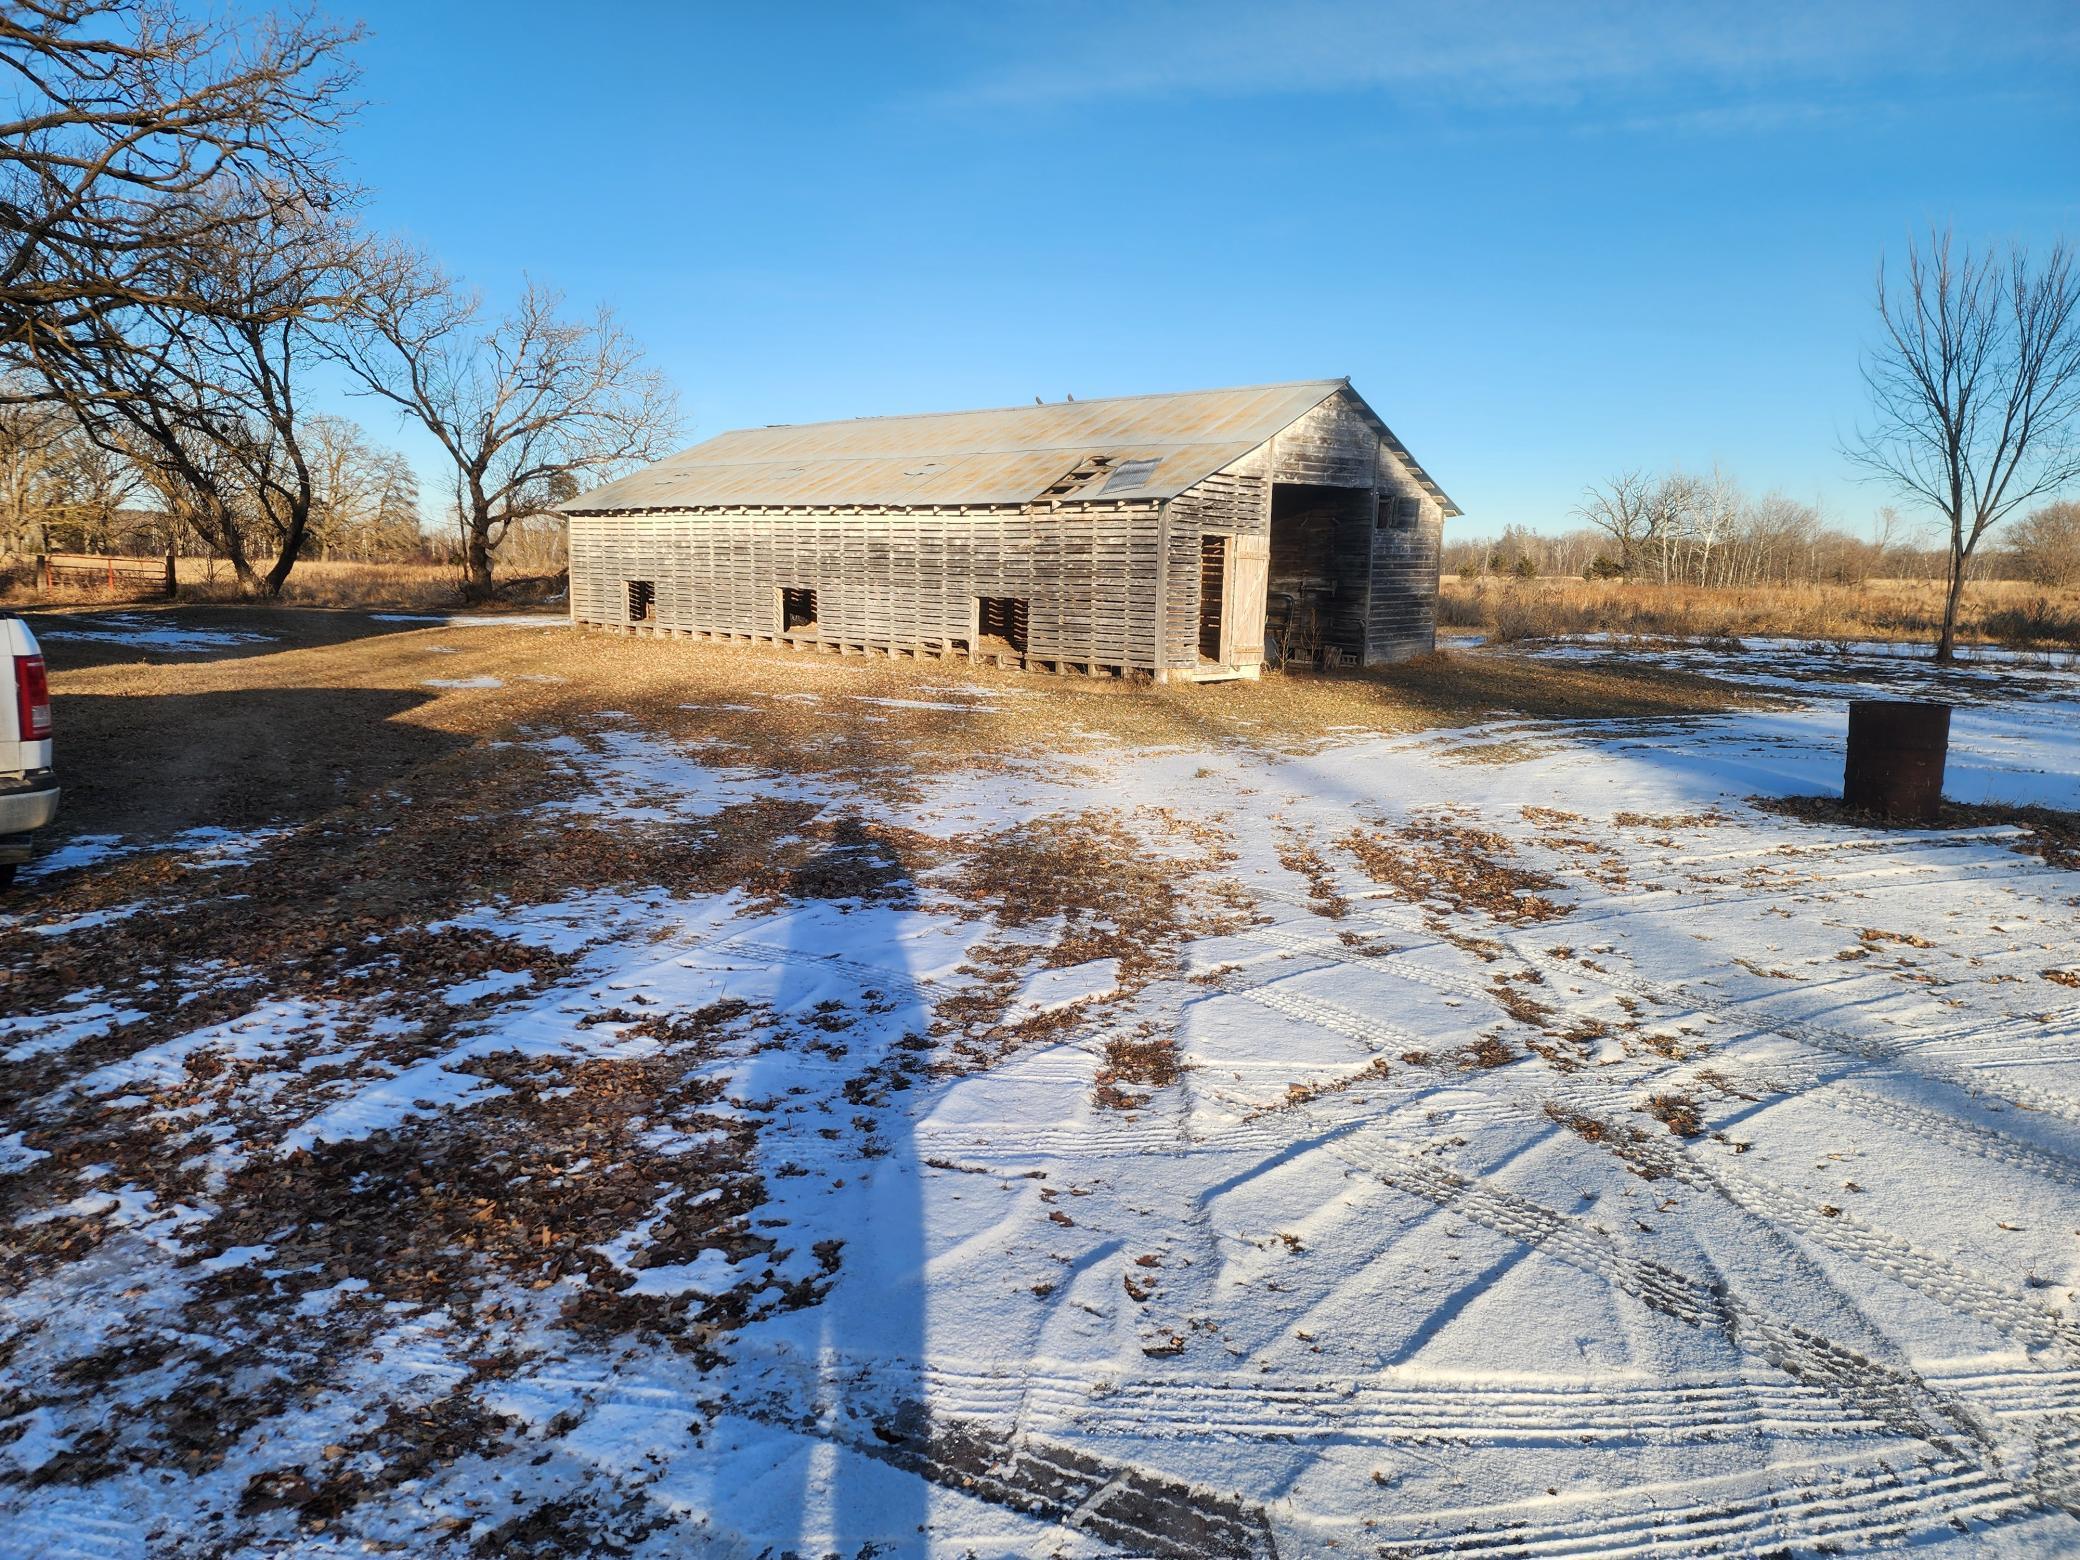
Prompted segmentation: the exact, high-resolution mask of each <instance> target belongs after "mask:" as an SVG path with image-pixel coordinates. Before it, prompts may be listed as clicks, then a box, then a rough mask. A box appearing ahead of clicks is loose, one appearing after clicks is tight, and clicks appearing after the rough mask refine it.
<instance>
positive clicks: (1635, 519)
mask: <svg viewBox="0 0 2080 1560" xmlns="http://www.w3.org/2000/svg"><path fill="white" fill-rule="evenodd" d="M1657 486H1659V484H1658V483H1656V482H1654V481H1653V480H1652V479H1650V478H1649V477H1648V476H1647V475H1646V473H1645V472H1642V471H1638V470H1633V471H1621V472H1619V473H1618V474H1617V475H1616V476H1615V477H1612V478H1611V479H1610V480H1609V481H1608V482H1606V483H1604V484H1603V486H1601V487H1595V486H1591V487H1589V488H1587V489H1585V490H1584V491H1583V494H1582V502H1581V503H1580V504H1579V505H1578V506H1577V507H1576V509H1575V513H1576V514H1578V515H1580V516H1581V517H1582V518H1583V519H1584V520H1586V521H1588V522H1589V523H1590V524H1591V525H1593V526H1595V527H1596V529H1597V530H1599V531H1601V532H1603V534H1604V535H1606V536H1608V537H1609V538H1610V539H1611V540H1612V541H1613V542H1614V543H1616V544H1617V548H1618V558H1617V564H1618V572H1619V573H1620V574H1625V575H1630V574H1631V573H1632V570H1633V567H1634V565H1635V564H1636V563H1637V561H1638V558H1639V553H1640V550H1641V549H1642V548H1643V547H1645V546H1646V544H1647V542H1648V539H1649V538H1650V537H1651V536H1652V534H1653V528H1654V508H1653V505H1654V490H1655V488H1656V487H1657Z"/></svg>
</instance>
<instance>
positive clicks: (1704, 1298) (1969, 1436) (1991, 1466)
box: [1330, 1136, 2080, 1553]
mask: <svg viewBox="0 0 2080 1560" xmlns="http://www.w3.org/2000/svg"><path fill="white" fill-rule="evenodd" d="M1330 1152H1331V1153H1333V1154H1335V1155H1336V1157H1338V1158H1340V1159H1342V1160H1344V1161H1345V1162H1346V1163H1347V1164H1350V1165H1351V1166H1352V1167H1353V1168H1356V1169H1358V1170H1361V1171H1363V1172H1365V1173H1366V1174H1369V1175H1372V1176H1374V1177H1375V1178H1377V1179H1378V1180H1380V1181H1381V1182H1382V1183H1384V1184H1385V1185H1387V1186H1390V1187H1393V1188H1394V1189H1396V1190H1398V1191H1402V1192H1406V1193H1408V1194H1409V1195H1411V1196H1415V1197H1419V1198H1422V1199H1424V1200H1426V1201H1429V1202H1432V1203H1434V1204H1436V1205H1437V1206H1438V1207H1441V1208H1447V1209H1450V1210H1451V1211H1452V1212H1454V1213H1457V1214H1459V1215H1460V1216H1461V1217H1463V1218H1466V1219H1469V1220H1471V1221H1472V1222H1474V1223H1477V1224H1480V1225H1482V1226H1483V1227H1485V1228H1487V1229H1490V1230H1493V1231H1494V1232H1496V1233H1497V1234H1501V1235H1504V1236H1507V1237H1509V1238H1511V1239H1514V1240H1517V1241H1520V1242H1522V1243H1524V1244H1525V1245H1528V1246H1531V1247H1533V1248H1535V1249H1536V1250H1539V1251H1541V1252H1543V1253H1546V1254H1548V1255H1550V1256H1553V1257H1555V1258H1556V1259H1558V1260H1560V1261H1562V1262H1566V1263H1567V1264H1569V1265H1570V1266H1573V1267H1576V1268H1579V1269H1581V1270H1582V1271H1584V1272H1587V1273H1589V1274H1590V1275H1592V1276H1594V1277H1597V1278H1600V1279H1601V1280H1602V1281H1604V1282H1605V1283H1608V1284H1609V1285H1611V1287H1613V1288H1614V1289H1617V1290H1619V1291H1620V1292H1622V1293H1624V1294H1628V1295H1630V1296H1632V1298H1633V1299H1635V1300H1637V1301H1639V1302H1640V1303H1641V1304H1643V1305H1646V1306H1648V1307H1649V1308H1651V1309H1653V1310H1656V1311H1659V1312H1661V1313H1662V1314H1663V1315H1665V1316H1668V1317H1670V1318H1672V1319H1674V1320H1676V1321H1678V1322H1681V1323H1683V1324H1684V1325H1686V1326H1689V1327H1695V1328H1698V1329H1699V1330H1702V1331H1709V1332H1713V1333H1717V1334H1720V1335H1722V1336H1724V1337H1726V1338H1727V1339H1728V1340H1729V1341H1731V1342H1732V1343H1733V1344H1734V1345H1735V1346H1736V1347H1738V1348H1740V1349H1741V1350H1742V1351H1743V1352H1744V1353H1748V1354H1751V1355H1753V1356H1755V1357H1756V1358H1758V1359H1760V1360H1762V1361H1763V1362H1764V1363H1765V1364H1768V1365H1772V1366H1774V1367H1775V1368H1777V1369H1778V1370H1781V1371H1783V1372H1784V1373H1785V1374H1786V1375H1788V1376H1790V1377H1792V1378H1793V1379H1794V1380H1796V1381H1800V1382H1804V1383H1806V1384H1808V1385H1811V1386H1815V1387H1818V1388H1819V1389H1821V1390H1822V1391H1825V1392H1827V1393H1828V1394H1829V1395H1831V1396H1833V1397H1834V1398H1835V1399H1836V1400H1837V1401H1839V1402H1840V1403H1841V1404H1842V1406H1843V1407H1844V1408H1846V1409H1848V1410H1849V1411H1850V1412H1851V1413H1854V1414H1856V1415H1859V1416H1861V1417H1864V1418H1867V1419H1870V1420H1873V1421H1875V1422H1876V1423H1878V1424H1879V1425H1881V1426H1883V1427H1884V1429H1885V1430H1886V1432H1888V1433H1890V1434H1892V1435H1896V1436H1899V1437H1901V1438H1903V1439H1907V1440H1912V1441H1918V1442H1921V1443H1924V1444H1926V1445H1927V1446H1929V1447H1931V1448H1933V1449H1934V1450H1935V1452H1936V1453H1937V1454H1939V1459H1940V1461H1941V1462H1942V1463H1944V1464H1947V1465H1950V1466H1952V1467H1954V1468H1955V1469H1957V1470H1958V1472H1959V1474H1960V1476H1962V1477H1965V1478H1967V1479H1969V1480H1971V1481H1973V1482H1974V1483H1978V1484H1982V1485H1984V1487H1985V1489H1986V1491H1987V1492H1988V1493H1989V1494H1995V1495H2001V1496H2002V1498H2003V1499H2006V1498H2008V1497H2007V1495H2004V1494H2002V1491H2001V1486H2003V1485H2004V1486H2005V1487H2006V1490H2007V1491H2009V1492H2012V1495H2013V1497H2014V1498H2016V1499H2019V1500H2020V1501H2021V1502H2022V1503H2023V1504H2025V1505H2033V1506H2039V1507H2043V1508H2045V1509H2050V1510H2059V1511H2064V1512H2066V1513H2067V1514H2068V1515H2080V1506H2076V1505H2075V1504H2074V1501H2073V1493H2072V1486H2073V1482H2074V1480H2073V1472H2072V1467H2071V1459H2070V1457H2069V1456H2066V1455H2062V1454H2055V1458H2056V1460H2055V1463H2054V1464H2047V1463H2045V1462H2044V1461H2043V1460H2042V1451H2041V1448H2042V1445H2043V1443H2042V1441H2041V1439H2040V1440H2039V1441H2038V1442H2037V1446H2038V1448H2039V1457H2038V1460H2037V1462H2036V1464H2035V1466H2033V1467H2032V1468H2031V1469H2030V1471H2029V1472H2027V1473H2026V1474H2024V1475H2022V1476H2021V1477H2017V1476H2016V1475H2015V1474H2013V1473H2011V1472H2010V1471H2009V1470H2008V1469H2007V1467H2006V1466H2005V1462H2004V1452H2011V1451H2019V1450H2020V1448H2017V1447H2015V1445H2014V1438H2012V1437H2011V1438H2009V1439H2008V1441H2007V1443H2006V1445H2005V1446H2004V1445H2003V1444H2002V1443H2000V1442H1998V1441H1996V1439H1995V1437H1994V1435H1993V1434H1992V1433H1991V1432H1990V1431H1989V1430H1988V1428H1987V1427H1986V1426H1985V1425H1984V1424H1983V1423H1982V1422H1981V1420H1980V1418H1979V1416H1977V1415H1975V1414H1974V1413H1972V1412H1971V1411H1970V1409H1969V1408H1968V1407H1967V1406H1966V1405H1965V1404H1964V1403H1962V1402H1959V1401H1956V1400H1955V1399H1953V1398H1952V1397H1951V1396H1950V1395H1949V1394H1946V1393H1939V1392H1937V1391H1935V1390H1934V1389H1933V1388H1932V1387H1930V1385H1929V1384H1928V1382H1927V1381H1926V1380H1925V1379H1923V1378H1922V1377H1920V1376H1919V1375H1916V1374H1914V1373H1912V1372H1909V1371H1905V1370H1901V1369H1898V1368H1895V1367H1892V1366H1889V1365H1885V1364H1883V1363H1881V1362H1879V1361H1876V1360H1872V1359H1870V1358H1868V1357H1866V1356H1864V1355H1862V1354H1859V1353H1857V1352H1855V1351H1854V1350H1851V1349H1848V1348H1845V1347H1844V1346H1842V1345H1840V1344H1838V1343H1836V1342H1834V1341H1833V1340H1832V1339H1829V1338H1826V1337H1824V1336H1822V1335H1821V1334H1819V1333H1816V1332H1813V1331H1812V1330H1810V1329H1808V1328H1806V1327H1803V1326H1800V1325H1799V1324H1797V1323H1795V1322H1790V1321H1787V1320H1784V1319H1783V1318H1780V1317H1776V1316H1773V1315H1771V1314H1770V1313H1769V1312H1767V1311H1765V1310H1763V1309H1761V1308H1760V1307H1757V1306H1754V1305H1752V1304H1750V1303H1748V1302H1747V1301H1745V1300H1743V1299H1741V1298H1740V1297H1739V1296H1737V1295H1735V1294H1733V1293H1731V1292H1730V1290H1729V1289H1728V1288H1727V1286H1726V1285H1725V1284H1724V1282H1723V1281H1715V1282H1712V1283H1705V1282H1701V1281H1699V1280H1697V1279H1695V1278H1693V1277H1691V1276H1689V1275H1687V1274H1685V1273H1682V1272H1681V1271H1679V1270H1677V1269H1675V1268H1673V1267H1670V1266H1668V1265H1667V1264H1664V1263H1661V1262H1658V1261H1655V1260H1653V1259H1651V1258H1646V1257H1638V1256H1634V1255H1632V1254H1630V1253H1628V1252H1626V1251H1625V1250H1623V1249H1622V1248H1621V1247H1620V1246H1619V1245H1618V1243H1617V1242H1616V1241H1615V1240H1614V1239H1612V1238H1611V1237H1610V1236H1609V1235H1608V1234H1606V1233H1604V1232H1603V1231H1601V1230H1598V1229H1596V1228H1595V1227H1593V1226H1591V1225H1589V1224H1588V1223H1586V1222H1585V1221H1583V1220H1582V1219H1580V1218H1578V1217H1576V1216H1574V1215H1570V1214H1563V1213H1559V1212H1557V1211H1555V1210H1553V1209H1551V1208H1547V1207H1545V1206H1544V1205H1543V1204H1540V1203H1537V1202H1535V1201H1533V1200H1532V1199H1530V1198H1528V1197H1524V1196H1522V1195H1520V1194H1518V1193H1515V1192H1508V1191H1504V1190H1503V1189H1501V1188H1499V1187H1496V1186H1493V1185H1491V1184H1488V1183H1487V1182H1486V1181H1482V1180H1476V1179H1474V1178H1473V1177H1471V1176H1468V1175H1465V1174H1462V1173H1461V1172H1459V1171H1457V1170H1454V1169H1452V1168H1451V1167H1450V1166H1448V1165H1445V1164H1443V1163H1442V1162H1440V1161H1438V1160H1436V1159H1433V1158H1428V1157H1424V1156H1418V1155H1415V1154H1413V1153H1409V1152H1406V1151H1400V1150H1392V1149H1368V1148H1366V1147H1365V1146H1364V1142H1363V1139H1362V1137H1360V1136H1351V1137H1345V1138H1340V1139H1338V1140H1336V1142H1335V1143H1334V1144H1333V1145H1332V1147H1331V1149H1330ZM2018 1509H2019V1508H2018ZM1505 1552H1506V1551H1505ZM1595 1552H1599V1553H1601V1552H1604V1551H1600V1550H1599V1551H1595Z"/></svg>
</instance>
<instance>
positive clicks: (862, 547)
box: [570, 502, 1196, 671]
mask: <svg viewBox="0 0 2080 1560" xmlns="http://www.w3.org/2000/svg"><path fill="white" fill-rule="evenodd" d="M1159 513H1160V512H1159V507H1158V506H1157V505H1156V504H1154V503H1151V502H1144V503H1139V504H1120V505H1096V504H1064V505H1059V506H1055V505H1028V506H1025V507H1023V508H1018V509H1013V508H1009V507H1000V508H985V509H961V510H910V509H896V510H880V509H857V510H835V511H824V510H816V511H811V510H741V511H740V510H713V511H711V510H680V511H659V512H654V513H640V514H627V515H574V516H572V517H571V521H570V559H571V611H572V615H573V616H574V617H575V618H576V619H577V621H579V622H581V623H593V624H599V625H602V626H605V627H625V626H627V624H628V602H627V596H628V591H627V582H628V581H629V580H650V581H652V582H654V584H655V586H656V589H657V598H656V603H655V606H654V608H653V623H652V626H654V627H655V628H656V629H659V630H662V631H665V632H675V633H691V634H721V635H727V636H734V637H742V636H757V637H770V636H775V635H777V634H779V632H780V616H779V599H780V591H781V590H782V589H783V588H794V589H805V590H813V591H815V592H816V593H817V633H816V635H815V638H816V640H817V641H818V642H819V643H821V644H824V645H828V646H834V647H838V648H844V649H874V650H916V649H933V650H937V649H943V648H945V647H946V646H947V644H948V642H949V641H953V640H959V641H962V642H963V643H964V644H965V643H966V642H967V641H968V639H969V637H970V635H971V633H972V632H973V625H974V615H975V598H976V597H978V596H1012V597H1019V598H1023V599H1024V600H1026V601H1028V602H1030V603H1031V607H1030V629H1029V640H1028V644H1027V649H1026V655H1027V659H1028V660H1035V661H1045V662H1051V663H1074V664H1077V665H1080V666H1099V667H1117V668H1122V669H1132V670H1140V671H1152V670H1154V669H1155V668H1156V667H1157V666H1158V665H1159V664H1161V663H1160V662H1159V661H1158V659H1157V652H1158V637H1159V635H1158V630H1159V626H1160V623H1161V619H1162V614H1161V611H1160V603H1159V602H1158V601H1157V599H1156V592H1157V577H1156V567H1155V564H1156V553H1157V547H1158V541H1159V536H1160V527H1159ZM1195 545H1196V544H1195Z"/></svg>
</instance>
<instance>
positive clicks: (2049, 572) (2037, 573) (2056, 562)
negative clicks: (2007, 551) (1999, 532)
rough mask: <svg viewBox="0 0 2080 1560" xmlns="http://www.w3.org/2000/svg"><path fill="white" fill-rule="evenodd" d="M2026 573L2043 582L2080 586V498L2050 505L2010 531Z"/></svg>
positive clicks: (2018, 557)
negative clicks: (2079, 499)
mask: <svg viewBox="0 0 2080 1560" xmlns="http://www.w3.org/2000/svg"><path fill="white" fill-rule="evenodd" d="M2008 535H2009V540H2010V541H2011V542H2013V544H2014V547H2015V554H2016V559H2017V561H2018V562H2019V563H2020V565H2021V568H2022V572H2023V574H2024V575H2025V576H2027V577H2028V578H2029V579H2030V580H2032V581H2034V582H2035V583H2036V584H2039V585H2053V586H2061V587H2067V588H2070V587H2072V586H2076V585H2080V501H2076V500H2072V499H2067V500H2065V501H2064V502H2062V503H2056V504H2046V505H2045V506H2044V507H2043V508H2042V509H2038V510H2034V511H2032V512H2031V513H2029V514H2027V515H2025V516H2023V518H2022V519H2020V520H2018V521H2017V522H2016V523H2015V528H2014V529H2013V530H2012V531H2010V532H2009V533H2008Z"/></svg>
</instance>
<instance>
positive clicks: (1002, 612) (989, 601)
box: [975, 596, 1029, 655]
mask: <svg viewBox="0 0 2080 1560" xmlns="http://www.w3.org/2000/svg"><path fill="white" fill-rule="evenodd" d="M975 601H976V611H975V628H976V637H977V638H978V639H979V640H980V641H981V648H982V649H984V650H986V651H995V652H996V653H998V654H1002V653H1003V652H1004V651H1006V650H1008V651H1010V652H1011V653H1012V654H1013V655H1024V654H1025V653H1026V620H1027V617H1028V615H1029V614H1028V604H1027V601H1026V598H1025V597H1023V596H978V597H976V598H975Z"/></svg>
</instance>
